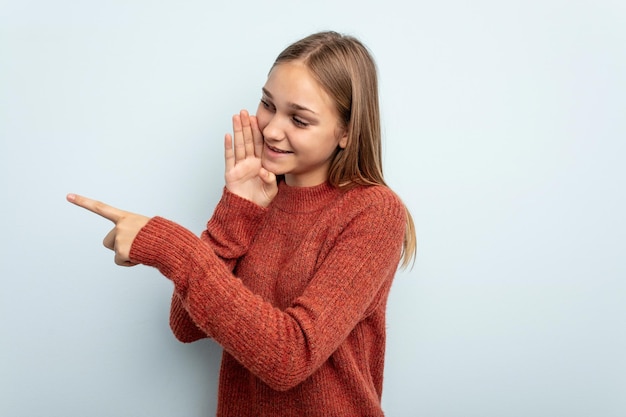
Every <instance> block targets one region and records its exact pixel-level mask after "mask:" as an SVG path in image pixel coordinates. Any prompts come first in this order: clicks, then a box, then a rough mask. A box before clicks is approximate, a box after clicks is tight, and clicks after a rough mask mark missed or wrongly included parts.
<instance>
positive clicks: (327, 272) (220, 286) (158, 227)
mask: <svg viewBox="0 0 626 417" xmlns="http://www.w3.org/2000/svg"><path fill="white" fill-rule="evenodd" d="M404 231H405V211H404V206H403V205H402V203H401V202H400V201H399V200H398V199H397V198H391V199H377V200H376V202H375V203H373V204H371V205H369V206H367V207H365V208H363V209H362V210H360V212H359V213H357V214H356V215H355V216H354V217H353V218H352V219H351V221H350V222H349V223H348V224H346V225H345V227H344V229H343V231H342V233H341V234H340V235H339V237H338V238H337V240H336V241H335V245H334V247H333V249H332V250H331V251H330V252H329V254H328V255H327V257H326V258H325V260H324V262H323V264H322V265H321V266H320V268H319V269H318V271H317V272H316V274H315V275H314V276H313V277H312V279H311V281H310V282H309V284H308V286H307V288H306V289H305V290H304V292H303V293H302V295H301V296H299V297H298V298H296V299H295V300H294V302H293V303H292V305H291V306H289V307H288V308H286V309H284V310H280V309H278V308H275V307H274V306H272V305H271V304H270V303H269V302H266V301H265V300H263V299H262V298H261V297H259V296H257V295H255V294H254V293H252V292H251V291H250V290H249V289H247V287H245V285H243V283H242V282H241V281H240V280H239V279H238V278H236V277H235V276H233V275H232V272H231V270H230V269H229V268H228V267H227V266H226V265H225V264H224V263H223V262H221V260H220V259H219V258H218V257H217V256H216V254H215V253H214V252H213V251H212V250H210V248H209V247H208V245H207V243H206V242H205V241H202V240H199V239H198V238H196V237H195V236H194V235H193V234H192V233H191V232H189V231H187V230H186V229H184V228H182V227H180V226H178V225H177V224H175V223H173V222H171V221H169V220H166V219H163V218H160V217H155V218H153V219H152V220H150V222H149V223H148V224H147V225H146V226H145V227H144V228H143V229H142V230H141V231H140V233H139V234H138V235H137V238H136V239H135V242H134V243H133V246H132V248H131V259H132V260H133V261H134V262H139V263H143V264H145V265H149V266H154V267H157V268H158V269H159V270H160V271H161V273H163V275H165V276H166V277H168V278H170V279H171V280H172V281H173V282H174V284H175V288H176V290H175V291H176V293H177V295H178V296H179V297H180V300H181V304H182V305H183V306H184V309H185V310H186V311H187V312H188V313H189V316H190V317H191V319H192V320H193V322H195V323H196V324H197V326H198V327H199V328H200V329H202V330H203V331H204V332H205V333H207V334H210V335H211V336H212V337H213V338H214V339H215V340H216V341H217V342H218V343H220V344H221V345H222V346H223V348H224V349H225V350H226V351H228V352H229V353H230V354H231V355H233V356H234V357H235V358H236V359H237V360H238V361H239V362H240V363H241V364H243V365H244V366H245V367H247V368H248V369H249V370H250V371H251V372H253V373H254V374H255V375H257V376H258V377H259V378H260V379H261V380H263V381H264V382H265V383H266V384H268V385H269V386H270V387H272V388H273V389H276V390H288V389H290V388H292V387H294V386H296V385H298V384H299V383H301V382H302V381H304V380H305V379H306V378H308V377H309V376H310V375H311V374H312V373H313V372H314V371H315V370H316V369H318V368H319V367H320V366H321V365H322V364H323V363H324V362H325V361H326V360H327V359H328V357H329V356H330V355H331V354H332V353H333V352H334V351H335V350H336V349H337V347H338V346H339V345H340V344H341V343H342V342H343V341H344V340H345V338H346V337H347V336H348V335H349V333H350V332H351V331H352V329H353V328H354V327H355V326H356V325H357V324H358V322H359V321H361V320H362V319H364V318H365V317H366V316H367V314H368V310H369V308H370V307H371V305H372V304H373V303H374V302H375V300H376V296H377V294H378V292H379V290H380V288H381V287H382V286H383V284H384V283H385V282H387V281H388V280H391V279H392V278H393V275H394V274H395V271H396V268H397V265H398V261H399V258H400V253H401V245H402V241H403V235H404Z"/></svg>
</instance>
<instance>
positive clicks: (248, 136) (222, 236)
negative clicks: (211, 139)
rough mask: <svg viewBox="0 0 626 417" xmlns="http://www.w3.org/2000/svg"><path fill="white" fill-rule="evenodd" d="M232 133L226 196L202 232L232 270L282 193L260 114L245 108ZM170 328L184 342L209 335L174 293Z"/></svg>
mask: <svg viewBox="0 0 626 417" xmlns="http://www.w3.org/2000/svg"><path fill="white" fill-rule="evenodd" d="M233 133H234V144H233V138H232V137H231V136H230V135H226V137H225V138H224V159H225V173H224V177H225V181H226V186H225V187H224V191H223V194H222V198H221V199H220V201H219V203H218V204H217V206H216V208H215V211H214V213H213V216H212V217H211V219H210V220H209V221H208V223H207V228H206V230H205V231H204V232H202V235H201V239H202V240H203V241H204V242H205V243H206V244H207V245H208V248H207V250H208V251H212V252H214V253H215V255H216V256H217V257H219V258H220V259H221V260H222V262H223V263H224V265H226V268H228V269H229V270H230V271H232V270H233V269H234V268H235V265H236V263H237V260H238V259H239V258H240V257H241V256H243V255H244V254H245V253H246V252H247V251H248V248H249V246H250V243H251V242H252V239H253V238H254V235H255V233H256V230H257V229H258V226H259V224H260V222H261V219H262V218H263V216H264V215H265V213H267V208H266V206H267V205H268V204H269V203H270V201H271V200H272V199H273V198H274V196H275V195H276V192H277V188H276V177H275V176H274V174H271V173H269V172H267V171H265V170H263V169H262V167H261V152H262V150H261V148H262V146H263V136H262V135H261V132H260V131H259V128H258V124H257V121H256V118H254V117H251V116H249V115H248V113H247V112H245V111H242V112H241V113H240V114H238V115H235V116H233ZM170 328H171V329H172V332H173V333H174V335H175V336H176V338H177V339H178V340H180V341H181V342H193V341H196V340H198V339H201V338H204V337H207V334H205V333H204V332H203V331H202V330H199V329H198V326H197V325H196V324H195V323H194V320H193V319H192V318H191V317H189V314H188V312H187V311H186V309H185V308H184V306H183V304H182V301H181V298H180V296H178V295H177V294H176V292H174V294H173V295H172V303H171V307H170Z"/></svg>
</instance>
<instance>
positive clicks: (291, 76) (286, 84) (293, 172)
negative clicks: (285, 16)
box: [256, 61, 347, 187]
mask: <svg viewBox="0 0 626 417" xmlns="http://www.w3.org/2000/svg"><path fill="white" fill-rule="evenodd" d="M256 116H257V119H258V122H259V128H260V129H261V132H262V133H263V137H264V141H265V143H264V146H263V158H262V159H263V167H264V168H265V169H267V170H268V171H270V172H273V173H274V174H276V175H281V174H284V175H285V181H286V183H287V184H288V185H291V186H295V187H311V186H314V185H318V184H321V183H323V182H325V181H326V180H327V179H328V169H329V167H330V162H331V159H332V157H333V155H334V154H335V152H336V151H337V149H338V148H344V147H345V146H346V141H347V135H346V132H345V131H344V130H345V129H343V128H342V126H341V123H340V121H339V116H338V115H337V111H336V109H335V106H334V104H333V102H332V100H331V98H330V97H329V95H328V94H327V93H326V92H325V91H324V90H323V89H322V87H321V86H320V85H319V84H318V83H317V81H316V80H315V79H314V78H313V77H312V76H311V74H310V73H309V70H308V69H307V68H306V66H304V64H302V63H301V62H299V61H294V62H285V63H281V64H278V65H276V66H275V67H274V68H273V69H272V71H271V72H270V74H269V77H268V78H267V82H266V83H265V86H264V87H263V95H262V98H261V103H260V104H259V108H258V110H257V113H256Z"/></svg>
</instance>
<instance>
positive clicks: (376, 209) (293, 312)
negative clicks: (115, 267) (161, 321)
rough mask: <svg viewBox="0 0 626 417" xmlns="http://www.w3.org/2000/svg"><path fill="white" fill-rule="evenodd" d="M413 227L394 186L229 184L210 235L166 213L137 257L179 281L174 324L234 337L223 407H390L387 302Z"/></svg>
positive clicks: (227, 349) (331, 410) (276, 412)
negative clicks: (274, 191)
mask: <svg viewBox="0 0 626 417" xmlns="http://www.w3.org/2000/svg"><path fill="white" fill-rule="evenodd" d="M404 232H405V210H404V206H403V204H402V203H401V201H400V200H399V199H398V198H397V196H396V195H395V194H394V193H393V192H392V191H391V190H389V189H388V188H386V187H383V186H369V187H356V188H354V189H351V190H349V191H345V192H343V191H340V190H338V189H336V188H334V187H332V186H331V185H329V184H328V183H325V184H322V185H318V186H315V187H307V188H298V187H289V186H287V185H286V184H285V183H284V182H281V183H280V184H279V191H278V195H277V196H276V197H275V198H274V200H273V201H272V203H271V204H270V206H269V207H268V208H263V207H260V206H257V205H255V204H254V203H252V202H250V201H248V200H245V199H243V198H240V197H238V196H236V195H234V194H232V193H230V192H229V191H227V190H226V189H225V190H224V193H223V196H222V199H221V200H220V202H219V203H218V205H217V207H216V209H215V212H214V214H213V216H212V218H211V219H210V220H209V222H208V225H207V230H205V231H204V232H203V233H202V236H201V237H200V238H198V237H196V236H195V235H194V234H192V233H191V232H189V231H188V230H187V229H184V228H183V227H181V226H179V225H177V224H175V223H173V222H170V221H169V220H166V219H163V218H161V217H155V218H153V219H151V220H150V221H149V222H148V224H147V225H146V226H144V228H143V229H141V231H140V232H139V234H138V235H137V237H136V238H135V241H134V242H133V245H132V247H131V253H130V257H131V259H132V260H133V261H135V262H138V263H143V264H145V265H150V266H154V267H157V268H158V269H159V270H160V271H161V273H162V274H163V275H165V276H166V277H168V278H169V279H171V280H172V281H173V283H174V286H175V289H174V295H173V297H172V307H171V316H170V325H171V328H172V330H173V332H174V334H175V335H176V337H177V338H178V339H179V340H181V341H183V342H192V341H194V340H197V339H200V338H203V337H207V336H209V337H212V338H214V339H215V340H216V341H217V342H218V343H219V344H220V345H222V347H223V348H224V353H223V357H222V366H221V372H220V383H219V394H218V397H219V398H218V410H217V415H218V416H236V417H245V416H255V417H256V416H272V417H277V416H382V415H383V412H382V410H381V395H382V379H383V362H384V350H385V309H386V303H387V296H388V294H389V289H390V286H391V282H392V279H393V276H394V274H395V271H396V268H397V265H398V262H399V259H400V254H401V247H402V241H403V236H404Z"/></svg>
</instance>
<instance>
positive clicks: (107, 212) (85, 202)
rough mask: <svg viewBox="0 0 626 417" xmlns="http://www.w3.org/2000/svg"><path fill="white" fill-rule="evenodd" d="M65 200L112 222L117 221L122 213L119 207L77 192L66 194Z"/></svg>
mask: <svg viewBox="0 0 626 417" xmlns="http://www.w3.org/2000/svg"><path fill="white" fill-rule="evenodd" d="M67 201H69V202H70V203H72V204H75V205H77V206H79V207H82V208H84V209H87V210H89V211H91V212H92V213H95V214H97V215H99V216H102V217H104V218H105V219H107V220H111V221H112V222H113V223H117V222H118V221H119V219H120V218H121V217H122V216H123V214H124V212H123V211H122V210H120V209H116V208H115V207H112V206H109V205H108V204H104V203H103V202H101V201H97V200H92V199H91V198H87V197H83V196H81V195H77V194H68V195H67Z"/></svg>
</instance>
